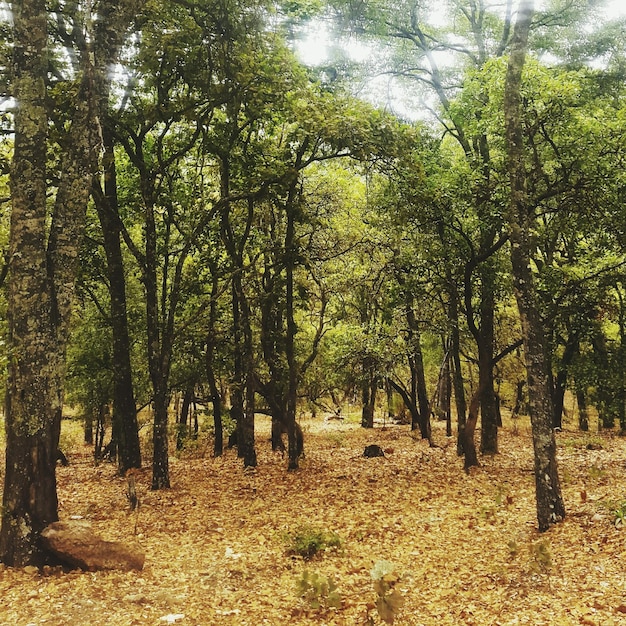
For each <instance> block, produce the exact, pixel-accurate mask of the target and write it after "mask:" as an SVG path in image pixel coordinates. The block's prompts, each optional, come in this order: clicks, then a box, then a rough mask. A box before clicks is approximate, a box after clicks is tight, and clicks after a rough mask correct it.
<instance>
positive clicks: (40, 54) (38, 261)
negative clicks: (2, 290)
mask: <svg viewBox="0 0 626 626" xmlns="http://www.w3.org/2000/svg"><path fill="white" fill-rule="evenodd" d="M12 9H13V25H14V48H13V61H14V64H13V68H14V75H13V77H12V78H13V95H14V97H15V100H16V102H17V107H16V113H15V142H14V154H13V163H12V170H11V194H12V212H11V230H10V242H9V280H8V291H7V297H8V310H7V320H8V345H7V349H8V353H9V355H10V356H9V359H8V379H7V389H6V439H7V452H6V473H5V477H4V478H5V479H4V493H3V503H2V525H1V528H0V559H1V560H2V561H3V562H4V563H6V564H8V565H14V566H22V565H27V564H30V563H35V564H38V563H41V561H42V558H43V555H42V553H41V548H40V546H39V544H38V537H39V534H40V532H41V531H42V530H43V528H44V527H45V526H46V525H47V524H49V523H51V522H53V521H56V519H57V494H56V476H55V467H56V458H57V449H58V442H59V435H60V427H61V409H62V404H63V380H64V375H65V347H66V343H67V335H68V332H69V316H70V312H71V304H72V297H73V289H74V279H75V275H76V267H77V257H78V249H79V246H80V239H81V235H82V230H83V224H84V216H85V210H86V207H87V199H88V187H89V185H88V181H89V180H90V178H91V174H92V171H93V167H94V163H95V161H96V156H97V145H98V134H97V133H98V128H97V120H96V119H95V117H94V115H93V110H94V109H93V103H94V93H93V83H92V78H93V72H92V68H91V66H90V61H89V59H88V56H87V55H86V54H82V55H81V56H80V60H81V63H82V70H83V73H82V79H81V84H80V86H79V89H78V90H77V95H76V100H75V102H74V105H75V106H74V115H73V118H72V121H71V125H70V128H69V131H68V135H67V136H66V137H65V139H66V141H67V145H64V152H63V159H62V163H61V172H60V178H59V186H58V189H57V194H56V199H55V203H54V210H53V214H52V220H51V223H50V225H49V227H48V224H47V217H48V216H47V211H46V182H47V181H46V154H47V150H46V146H47V127H48V119H47V114H46V74H47V69H48V58H47V28H46V24H47V12H46V6H45V3H42V2H40V0H21V1H17V2H14V3H13V5H12Z"/></svg>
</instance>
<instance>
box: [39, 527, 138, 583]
mask: <svg viewBox="0 0 626 626" xmlns="http://www.w3.org/2000/svg"><path fill="white" fill-rule="evenodd" d="M41 541H42V545H43V547H44V549H45V550H48V551H49V552H52V553H53V554H54V555H56V556H57V557H58V558H59V559H61V560H62V561H63V562H64V563H67V564H69V565H71V566H73V567H77V568H80V569H83V570H87V571H91V572H94V571H97V570H123V571H130V570H140V569H143V564H144V561H145V558H146V557H145V554H144V553H143V551H141V550H140V549H139V548H138V547H137V546H136V545H130V544H126V543H122V542H120V541H105V540H104V539H102V538H101V537H98V536H97V535H95V534H94V532H93V530H92V528H91V526H90V525H89V523H87V522H84V521H77V520H72V521H68V522H54V523H53V524H50V525H49V526H47V527H46V528H44V530H43V531H42V533H41Z"/></svg>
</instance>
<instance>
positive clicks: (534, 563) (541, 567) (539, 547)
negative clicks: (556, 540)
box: [529, 539, 552, 574]
mask: <svg viewBox="0 0 626 626" xmlns="http://www.w3.org/2000/svg"><path fill="white" fill-rule="evenodd" d="M529 552H530V566H531V569H532V570H533V571H535V572H537V573H539V574H546V573H548V572H549V571H550V570H551V569H552V552H551V550H550V542H549V541H548V540H547V539H540V540H539V541H536V542H535V543H531V544H530V549H529Z"/></svg>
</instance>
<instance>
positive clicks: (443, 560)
mask: <svg viewBox="0 0 626 626" xmlns="http://www.w3.org/2000/svg"><path fill="white" fill-rule="evenodd" d="M302 425H303V428H304V431H305V437H306V440H305V446H306V458H305V459H304V461H303V462H302V465H301V469H300V470H299V471H296V472H287V471H286V461H285V459H283V458H281V456H280V454H274V453H272V452H271V450H270V446H269V443H268V436H269V424H268V423H267V420H265V419H260V421H259V427H258V442H257V444H258V456H259V465H258V468H256V469H255V470H248V471H243V469H242V465H241V461H240V460H239V459H237V456H236V451H234V450H227V451H226V452H225V454H224V456H223V457H221V458H216V459H215V458H212V457H211V445H210V442H208V441H207V440H204V441H200V443H199V445H197V446H196V447H195V448H194V449H191V450H187V451H184V452H183V453H181V454H179V455H176V456H173V457H172V459H171V465H170V470H171V480H172V488H171V489H169V490H164V491H158V492H154V491H150V488H149V487H150V470H149V469H145V470H141V471H140V472H139V473H138V475H137V489H138V495H139V498H140V501H141V505H140V507H139V509H138V513H137V514H135V513H131V512H130V511H129V504H128V502H127V499H126V491H127V481H126V479H124V478H121V477H119V476H117V475H116V472H115V467H114V466H113V465H111V464H108V463H103V464H100V465H95V464H94V461H93V457H92V454H91V449H90V448H88V447H85V446H83V445H81V444H80V432H79V430H78V428H79V426H78V425H77V424H74V423H72V422H68V423H65V422H64V434H63V435H62V443H63V445H64V446H65V451H66V452H68V453H69V454H68V456H69V458H70V465H69V466H68V467H59V469H58V485H59V500H60V511H59V512H60V517H61V519H69V518H82V519H85V520H88V521H89V522H90V523H91V524H92V525H93V528H94V531H95V532H96V533H98V534H100V535H101V536H103V537H104V538H106V539H112V540H122V541H136V542H138V543H139V544H140V545H141V547H142V548H143V550H144V551H145V553H146V564H145V567H144V569H143V571H141V572H130V573H120V572H93V573H81V572H78V571H74V572H69V573H68V572H66V573H63V572H60V571H56V570H53V571H50V572H48V573H47V574H40V573H37V572H36V571H31V570H30V569H28V568H27V569H26V570H15V569H11V568H4V567H2V566H1V565H0V624H2V625H8V626H27V625H31V624H32V625H34V624H46V625H55V626H74V625H76V626H82V625H90V626H99V625H105V624H106V625H108V626H122V625H124V626H130V625H142V626H143V625H158V624H167V623H178V624H181V625H183V626H185V625H194V626H213V625H222V624H224V625H236V626H243V625H250V626H260V625H263V624H269V625H283V624H287V623H289V624H293V625H307V624H336V625H340V624H344V625H361V624H363V625H364V624H381V623H383V622H382V621H381V619H380V617H379V616H378V614H377V611H376V608H375V603H376V599H377V597H378V596H377V593H376V591H375V586H374V581H373V579H372V575H371V572H372V570H373V569H376V570H377V571H380V569H381V567H382V568H383V569H384V568H387V571H392V574H391V575H390V577H389V578H390V579H393V580H395V579H396V578H397V579H398V582H397V583H396V585H395V589H396V590H397V592H398V593H397V594H396V597H397V596H401V597H402V600H403V604H402V607H401V608H399V609H398V610H397V611H396V619H395V624H399V625H407V626H410V625H419V624H424V625H430V624H433V625H435V624H436V625H445V624H451V625H452V624H454V625H455V626H458V625H476V626H483V625H488V624H489V625H490V624H494V625H496V624H500V625H504V624H511V625H512V624H529V625H532V626H536V625H540V624H546V625H553V624H559V625H568V624H588V625H591V624H597V625H598V626H600V625H602V626H610V625H613V624H615V625H617V624H626V567H625V563H626V528H624V529H621V528H620V527H619V524H618V525H617V526H616V522H615V520H616V517H620V516H621V513H620V514H619V515H617V516H616V513H615V511H616V510H619V511H622V512H623V514H624V516H626V504H624V506H623V509H622V504H623V503H624V502H626V439H624V438H620V437H617V436H615V435H613V434H611V433H602V434H598V433H593V434H583V433H579V432H574V431H569V430H568V429H567V428H566V429H565V430H564V432H561V433H559V434H558V436H557V437H558V450H559V452H558V454H559V463H560V473H561V477H562V482H563V489H564V496H565V500H566V507H567V512H568V514H567V518H566V520H565V521H564V522H563V523H561V524H558V525H557V526H556V527H554V528H552V529H551V530H549V531H548V532H547V533H544V534H542V535H540V534H539V533H538V532H537V530H536V518H535V504H534V477H533V471H532V467H533V463H532V442H531V438H530V428H529V426H528V424H527V422H525V421H524V420H520V423H519V428H513V427H511V426H509V425H506V424H505V427H504V428H503V429H502V430H501V432H500V449H501V453H500V454H499V455H497V456H493V457H483V458H482V459H481V462H482V466H481V467H479V468H475V469H474V470H472V471H471V473H470V474H469V475H467V474H465V473H464V472H463V470H462V460H461V459H459V458H458V457H457V455H456V450H455V444H454V441H453V440H452V439H447V438H446V437H445V431H444V430H443V426H442V425H441V424H440V423H436V424H435V428H434V432H435V435H434V439H435V443H436V444H437V447H433V448H430V447H429V446H428V444H427V442H424V441H422V440H420V439H419V438H417V437H415V436H414V435H413V434H411V432H410V431H409V427H408V426H387V427H385V428H383V427H381V425H380V424H378V425H377V427H376V428H375V429H374V430H370V431H365V430H363V429H361V428H359V427H358V425H357V424H354V423H348V422H337V421H332V422H324V421H322V420H321V419H319V420H317V421H313V420H305V421H304V422H303V424H302ZM72 428H73V429H72ZM368 444H379V445H380V446H381V447H382V448H383V449H385V450H386V456H385V457H384V458H364V457H363V456H362V453H363V449H364V446H365V445H368ZM2 467H4V464H3V465H2ZM302 530H304V532H306V533H309V535H312V534H313V532H314V531H316V530H321V531H324V532H325V533H335V534H333V535H330V534H328V536H327V537H326V539H328V538H329V537H338V538H339V542H340V545H339V546H338V547H334V548H331V549H328V550H323V551H322V552H321V553H319V554H317V555H316V556H315V557H313V558H312V559H310V560H308V561H305V560H304V559H303V558H302V557H300V556H296V555H293V554H289V552H288V548H289V545H290V542H291V543H292V541H291V540H290V537H291V538H292V539H293V537H294V536H295V535H296V534H297V533H298V532H299V531H302ZM331 543H333V542H332V541H331ZM381 561H384V562H386V564H385V565H381V563H380V562H381ZM377 563H378V565H376V564H377ZM305 570H307V571H308V572H309V575H310V580H312V579H313V578H314V577H315V575H317V576H318V577H319V578H318V581H320V580H322V579H324V578H325V579H327V580H333V581H334V583H335V584H336V586H337V590H336V591H337V594H338V599H337V597H336V596H332V597H331V598H329V597H326V596H325V595H324V594H325V592H324V590H323V589H322V586H321V585H318V591H320V592H321V594H320V595H319V596H318V598H317V599H318V600H320V602H319V604H320V605H321V606H320V607H319V608H317V606H316V603H315V601H314V599H313V600H312V598H311V597H309V598H303V597H301V596H300V592H299V591H298V589H297V585H296V583H297V581H298V580H300V581H301V580H302V578H303V574H304V572H305ZM313 595H315V594H314V593H313ZM333 598H334V599H335V600H337V602H338V608H332V607H330V606H328V604H334V603H335V602H332V600H333Z"/></svg>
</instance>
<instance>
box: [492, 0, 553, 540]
mask: <svg viewBox="0 0 626 626" xmlns="http://www.w3.org/2000/svg"><path fill="white" fill-rule="evenodd" d="M533 12H534V0H521V2H520V5H519V10H518V17H517V21H516V23H515V28H514V32H513V41H512V45H511V53H510V57H509V62H508V69H507V74H506V83H505V91H504V118H505V127H506V148H507V164H508V171H509V177H510V185H511V192H510V193H511V196H510V206H509V216H508V217H509V233H510V240H511V265H512V269H513V276H514V286H515V296H516V299H517V304H518V308H519V312H520V318H521V323H522V335H523V339H524V356H525V361H526V370H527V376H528V397H529V409H530V418H531V424H532V432H533V447H534V452H535V487H536V495H537V520H538V522H539V530H540V531H545V530H547V529H548V528H549V527H550V526H551V525H552V524H555V523H557V522H559V521H560V520H562V519H563V518H564V517H565V505H564V503H563V497H562V495H561V485H560V481H559V475H558V468H557V462H556V441H555V437H554V430H553V429H552V418H553V409H552V397H551V390H550V385H549V378H548V368H547V363H546V343H545V337H544V330H543V327H542V321H541V318H540V311H539V303H538V300H537V294H536V291H535V278H534V276H533V274H532V271H531V269H530V261H531V245H532V244H531V237H530V235H531V226H532V219H533V212H532V208H531V207H530V206H529V202H528V193H527V190H526V185H527V181H526V172H525V162H524V139H523V130H522V121H521V120H522V116H521V109H522V101H521V84H522V70H523V68H524V62H525V57H526V50H527V46H528V34H529V31H530V26H531V21H532V16H533Z"/></svg>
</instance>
